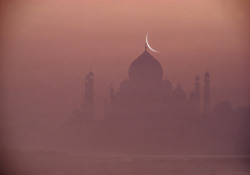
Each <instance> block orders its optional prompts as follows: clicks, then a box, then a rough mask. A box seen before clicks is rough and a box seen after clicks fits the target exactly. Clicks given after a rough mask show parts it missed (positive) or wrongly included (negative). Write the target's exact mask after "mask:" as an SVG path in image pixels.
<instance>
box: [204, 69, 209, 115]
mask: <svg viewBox="0 0 250 175" xmlns="http://www.w3.org/2000/svg"><path fill="white" fill-rule="evenodd" d="M204 77H205V80H204V81H205V87H204V99H203V100H204V104H203V105H204V106H203V107H204V109H203V112H204V114H209V113H210V75H209V73H208V72H206V73H205V76H204Z"/></svg>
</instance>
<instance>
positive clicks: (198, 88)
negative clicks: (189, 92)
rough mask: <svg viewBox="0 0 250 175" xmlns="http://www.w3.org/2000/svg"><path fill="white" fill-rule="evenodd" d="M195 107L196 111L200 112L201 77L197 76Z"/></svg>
mask: <svg viewBox="0 0 250 175" xmlns="http://www.w3.org/2000/svg"><path fill="white" fill-rule="evenodd" d="M194 103H195V104H194V105H195V110H196V111H197V112H200V77H199V76H196V77H195V82H194Z"/></svg>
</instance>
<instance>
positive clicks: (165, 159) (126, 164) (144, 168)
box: [8, 150, 250, 175]
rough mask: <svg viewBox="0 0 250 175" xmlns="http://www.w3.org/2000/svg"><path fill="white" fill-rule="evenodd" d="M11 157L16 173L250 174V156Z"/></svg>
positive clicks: (42, 154)
mask: <svg viewBox="0 0 250 175" xmlns="http://www.w3.org/2000/svg"><path fill="white" fill-rule="evenodd" d="M9 156H10V157H9V159H8V161H9V165H11V166H12V167H13V168H12V170H14V171H15V174H17V173H18V174H32V175H166V174H168V175H186V174H187V175H250V157H246V156H245V157H243V156H164V155H117V154H116V155H110V154H87V153H81V154H79V153H78V154H69V153H61V152H60V153H58V152H53V151H31V150H29V151H27V150H26V151H14V152H12V153H11V154H9ZM11 166H10V167H11ZM21 172H22V173H21Z"/></svg>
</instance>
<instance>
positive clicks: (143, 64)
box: [128, 50, 163, 82]
mask: <svg viewBox="0 0 250 175" xmlns="http://www.w3.org/2000/svg"><path fill="white" fill-rule="evenodd" d="M128 75H129V79H130V80H131V81H135V82H160V81H162V77H163V69H162V66H161V64H160V63H159V62H158V61H157V60H156V59H155V58H154V57H153V56H152V55H150V54H149V53H148V52H147V50H145V51H144V52H143V53H142V54H141V55H140V56H139V57H138V58H137V59H136V60H134V61H133V62H132V63H131V65H130V67H129V70H128Z"/></svg>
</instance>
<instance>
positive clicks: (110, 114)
mask: <svg viewBox="0 0 250 175" xmlns="http://www.w3.org/2000/svg"><path fill="white" fill-rule="evenodd" d="M209 78H210V75H209V73H208V72H206V73H205V75H204V96H203V110H201V94H200V77H199V76H196V77H195V79H194V90H193V91H192V92H191V93H190V95H189V98H188V99H187V97H186V93H185V92H184V90H183V89H182V86H181V84H180V83H178V85H177V87H175V88H174V87H173V86H172V83H171V82H170V81H169V80H167V79H165V80H163V69H162V66H161V64H160V63H159V61H157V60H156V59H155V58H154V57H153V56H152V55H151V54H150V53H149V52H148V50H147V46H145V51H144V52H143V53H142V54H141V55H140V56H139V57H138V58H137V59H135V60H134V61H133V62H132V63H131V64H130V67H129V69H128V79H125V80H124V81H122V83H121V84H120V87H119V89H118V91H117V92H115V89H114V87H113V85H112V83H111V84H110V94H109V98H108V99H105V100H104V114H103V115H104V119H105V120H127V119H129V118H132V119H135V118H141V117H143V118H150V117H153V118H157V117H158V118H160V117H167V116H168V117H169V116H174V115H181V114H185V115H187V114H198V113H201V112H203V113H204V114H209V113H210V88H209V86H210V80H209ZM94 114H95V112H94V74H93V72H89V73H88V74H87V76H86V78H85V99H84V114H83V116H82V117H84V118H88V119H94Z"/></svg>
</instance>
